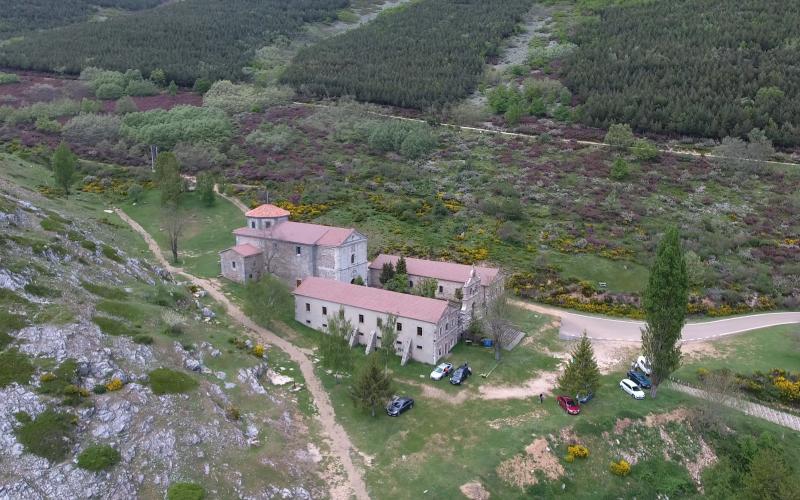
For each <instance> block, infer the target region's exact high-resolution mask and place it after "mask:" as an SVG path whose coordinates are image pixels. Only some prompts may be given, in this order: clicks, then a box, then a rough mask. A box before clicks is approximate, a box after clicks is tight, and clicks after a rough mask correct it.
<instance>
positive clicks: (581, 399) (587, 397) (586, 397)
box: [575, 392, 594, 405]
mask: <svg viewBox="0 0 800 500" xmlns="http://www.w3.org/2000/svg"><path fill="white" fill-rule="evenodd" d="M593 397H594V393H593V392H588V393H586V394H578V395H577V396H576V397H575V399H577V400H578V403H580V404H582V405H585V404H586V403H588V402H589V401H591V400H592V398H593Z"/></svg>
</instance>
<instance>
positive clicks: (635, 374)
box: [628, 370, 652, 389]
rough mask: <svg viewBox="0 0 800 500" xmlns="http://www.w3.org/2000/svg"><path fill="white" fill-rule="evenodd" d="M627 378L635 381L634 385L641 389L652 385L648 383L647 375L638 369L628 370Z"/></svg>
mask: <svg viewBox="0 0 800 500" xmlns="http://www.w3.org/2000/svg"><path fill="white" fill-rule="evenodd" d="M628 378H629V379H631V380H633V381H634V382H636V385H638V386H639V387H641V388H642V389H649V388H650V387H651V385H652V384H650V379H649V378H647V375H645V374H644V373H642V372H640V371H639V370H630V371H628Z"/></svg>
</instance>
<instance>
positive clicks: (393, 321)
mask: <svg viewBox="0 0 800 500" xmlns="http://www.w3.org/2000/svg"><path fill="white" fill-rule="evenodd" d="M380 332H381V346H380V353H381V358H382V359H383V369H384V370H388V369H389V363H390V362H391V361H392V358H394V356H395V352H396V350H395V342H397V316H395V315H394V314H390V315H389V317H388V318H387V319H386V321H384V322H383V323H381V327H380Z"/></svg>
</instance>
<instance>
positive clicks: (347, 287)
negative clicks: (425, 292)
mask: <svg viewBox="0 0 800 500" xmlns="http://www.w3.org/2000/svg"><path fill="white" fill-rule="evenodd" d="M292 293H294V295H296V296H300V297H309V298H312V299H318V300H326V301H328V302H333V303H335V304H342V305H345V306H352V307H359V308H361V309H366V310H368V311H375V312H379V313H384V314H394V315H395V316H397V317H400V318H409V319H416V320H419V321H424V322H426V323H433V324H437V323H438V322H439V320H440V319H442V316H443V315H444V313H445V312H446V311H447V308H448V307H449V306H448V303H447V301H445V300H437V299H429V298H427V297H418V296H416V295H409V294H407V293H398V292H390V291H389V290H383V289H380V288H370V287H367V286H359V285H351V284H349V283H342V282H341V281H335V280H329V279H324V278H315V277H308V278H306V279H304V280H303V282H302V283H301V284H300V286H299V287H297V288H296V289H295V291H294V292H292Z"/></svg>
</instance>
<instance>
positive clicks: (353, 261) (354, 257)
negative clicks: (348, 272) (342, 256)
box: [350, 253, 356, 264]
mask: <svg viewBox="0 0 800 500" xmlns="http://www.w3.org/2000/svg"><path fill="white" fill-rule="evenodd" d="M350 263H351V264H355V263H356V254H354V253H351V254H350Z"/></svg>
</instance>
